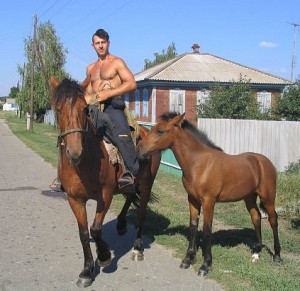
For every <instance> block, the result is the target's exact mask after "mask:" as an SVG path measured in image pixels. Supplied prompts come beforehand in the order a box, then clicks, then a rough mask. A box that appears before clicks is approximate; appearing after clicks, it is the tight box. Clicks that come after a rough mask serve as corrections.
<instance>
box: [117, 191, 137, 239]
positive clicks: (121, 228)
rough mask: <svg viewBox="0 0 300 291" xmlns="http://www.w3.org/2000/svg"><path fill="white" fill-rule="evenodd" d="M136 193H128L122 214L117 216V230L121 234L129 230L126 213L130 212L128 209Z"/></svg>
mask: <svg viewBox="0 0 300 291" xmlns="http://www.w3.org/2000/svg"><path fill="white" fill-rule="evenodd" d="M133 195H134V193H128V194H126V200H125V203H124V205H123V208H122V210H121V212H120V214H119V215H118V217H117V220H118V222H117V231H118V234H119V235H124V234H125V233H126V232H127V220H126V215H127V212H128V209H129V207H130V205H131V203H132V200H133V199H132V196H133Z"/></svg>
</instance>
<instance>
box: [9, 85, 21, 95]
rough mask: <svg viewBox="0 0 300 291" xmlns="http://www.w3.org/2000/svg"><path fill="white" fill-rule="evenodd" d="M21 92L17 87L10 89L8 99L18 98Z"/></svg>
mask: <svg viewBox="0 0 300 291" xmlns="http://www.w3.org/2000/svg"><path fill="white" fill-rule="evenodd" d="M19 91H20V90H19V86H17V87H15V86H13V87H11V88H10V92H9V94H8V97H10V98H16V97H17V96H18V93H19Z"/></svg>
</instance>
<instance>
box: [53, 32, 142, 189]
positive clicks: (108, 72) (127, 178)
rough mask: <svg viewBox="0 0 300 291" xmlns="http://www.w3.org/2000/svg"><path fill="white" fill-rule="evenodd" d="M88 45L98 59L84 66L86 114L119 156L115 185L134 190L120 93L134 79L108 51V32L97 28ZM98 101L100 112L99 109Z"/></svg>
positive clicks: (132, 154) (134, 166)
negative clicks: (119, 171)
mask: <svg viewBox="0 0 300 291" xmlns="http://www.w3.org/2000/svg"><path fill="white" fill-rule="evenodd" d="M92 46H93V48H94V50H95V52H96V53H97V56H98V60H96V61H95V62H93V63H91V64H90V65H88V66H87V69H86V75H87V78H90V81H91V83H90V85H89V86H88V87H87V90H86V93H85V99H86V102H87V104H89V105H90V106H89V109H90V114H91V117H92V120H93V122H94V124H95V126H96V128H97V131H98V132H99V131H101V132H102V133H104V134H105V135H106V136H108V137H109V139H110V140H111V142H112V143H113V144H114V145H115V146H116V147H117V148H118V150H119V152H120V154H121V156H122V158H123V161H124V163H123V164H124V170H123V175H122V176H121V177H120V179H119V180H118V186H119V189H120V190H125V191H129V192H134V179H135V177H136V175H137V173H138V169H139V163H138V158H137V154H136V150H135V146H134V143H133V141H132V137H131V130H130V127H129V124H128V121H127V118H126V115H125V113H124V109H125V102H124V100H122V99H121V95H124V94H126V93H128V92H130V91H132V90H135V89H136V82H135V80H134V77H133V74H132V72H131V71H130V70H129V68H128V67H127V65H126V64H125V62H124V61H123V60H122V59H121V58H119V57H117V56H114V55H112V54H110V53H109V47H110V41H109V35H108V33H107V32H106V31H105V30H103V29H98V30H97V31H96V32H95V33H94V34H93V36H92ZM99 104H101V106H102V107H103V112H102V111H100V110H99V109H100V108H99V107H100V106H99ZM94 105H96V106H94ZM54 183H55V182H54ZM55 186H56V188H57V185H55ZM58 187H60V185H58ZM50 188H51V186H50Z"/></svg>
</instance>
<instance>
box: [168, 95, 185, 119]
mask: <svg viewBox="0 0 300 291" xmlns="http://www.w3.org/2000/svg"><path fill="white" fill-rule="evenodd" d="M169 100H170V106H169V110H170V112H177V113H180V114H182V113H184V112H185V91H184V90H179V89H175V90H170V93H169Z"/></svg>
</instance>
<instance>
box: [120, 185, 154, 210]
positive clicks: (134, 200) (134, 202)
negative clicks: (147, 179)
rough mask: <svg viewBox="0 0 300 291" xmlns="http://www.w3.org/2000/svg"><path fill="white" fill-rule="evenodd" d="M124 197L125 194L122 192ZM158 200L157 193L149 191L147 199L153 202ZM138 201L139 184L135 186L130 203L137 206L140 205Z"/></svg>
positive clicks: (139, 195) (139, 198) (139, 197)
mask: <svg viewBox="0 0 300 291" xmlns="http://www.w3.org/2000/svg"><path fill="white" fill-rule="evenodd" d="M124 197H125V198H126V194H124ZM158 201H159V198H158V197H157V195H155V194H154V193H153V192H152V191H151V193H150V199H149V203H151V204H153V203H156V202H158ZM140 202H141V187H140V185H139V184H137V185H136V186H135V194H134V195H133V197H132V202H131V203H132V205H133V206H134V207H135V208H139V206H140Z"/></svg>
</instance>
